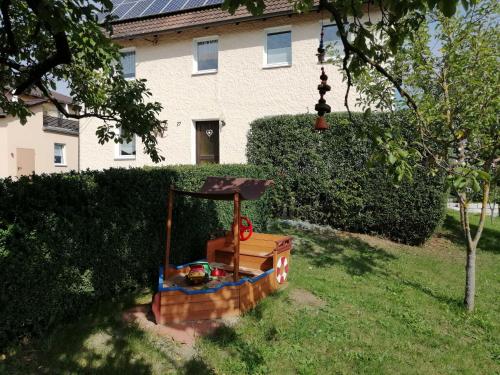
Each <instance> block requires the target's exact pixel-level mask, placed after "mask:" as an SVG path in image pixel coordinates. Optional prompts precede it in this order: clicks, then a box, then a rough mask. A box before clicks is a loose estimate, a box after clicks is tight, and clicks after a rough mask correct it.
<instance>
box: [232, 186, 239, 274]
mask: <svg viewBox="0 0 500 375" xmlns="http://www.w3.org/2000/svg"><path fill="white" fill-rule="evenodd" d="M233 203H234V214H233V216H234V218H233V243H234V252H233V265H234V274H233V276H234V281H238V279H239V276H240V275H239V274H240V214H241V212H240V192H239V191H235V193H234V200H233Z"/></svg>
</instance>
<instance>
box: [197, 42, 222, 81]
mask: <svg viewBox="0 0 500 375" xmlns="http://www.w3.org/2000/svg"><path fill="white" fill-rule="evenodd" d="M193 55H194V67H193V68H194V69H193V70H194V72H195V73H215V72H217V69H218V68H219V40H218V38H217V37H207V38H200V39H194V53H193Z"/></svg>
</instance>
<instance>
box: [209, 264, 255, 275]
mask: <svg viewBox="0 0 500 375" xmlns="http://www.w3.org/2000/svg"><path fill="white" fill-rule="evenodd" d="M210 265H211V266H213V267H217V268H222V269H223V270H225V271H232V270H233V269H234V267H233V266H230V265H228V264H225V263H216V262H213V263H210ZM240 273H245V274H247V275H252V276H259V275H262V274H263V273H264V271H261V270H259V269H255V268H248V267H243V266H240Z"/></svg>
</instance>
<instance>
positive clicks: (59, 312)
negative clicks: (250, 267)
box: [0, 165, 269, 346]
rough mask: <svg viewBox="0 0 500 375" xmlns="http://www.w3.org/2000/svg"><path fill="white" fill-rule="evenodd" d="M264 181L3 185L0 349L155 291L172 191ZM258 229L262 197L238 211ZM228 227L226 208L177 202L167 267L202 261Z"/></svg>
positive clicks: (236, 171)
mask: <svg viewBox="0 0 500 375" xmlns="http://www.w3.org/2000/svg"><path fill="white" fill-rule="evenodd" d="M221 175H222V176H239V177H253V178H264V177H265V176H264V174H263V172H262V171H261V169H259V168H257V167H252V166H245V165H207V166H203V167H194V166H182V167H172V168H152V169H110V170H106V171H103V172H97V171H88V172H83V173H80V174H68V175H62V174H53V175H42V176H32V177H30V178H21V179H20V180H18V181H12V180H10V179H7V180H0V316H1V319H0V346H1V345H3V344H5V343H6V342H9V341H11V340H13V339H16V338H19V337H20V336H23V335H28V334H31V333H34V334H41V333H42V332H44V331H46V330H47V328H49V327H50V326H53V325H54V324H55V323H57V322H60V321H62V320H63V319H65V318H69V317H71V318H76V317H77V316H78V314H79V313H81V312H82V311H83V310H84V309H85V308H86V307H87V306H89V304H91V303H93V302H95V301H97V300H99V299H101V300H102V299H109V298H113V297H114V296H116V295H117V294H119V293H122V292H125V291H127V290H132V289H135V288H138V287H144V286H148V285H154V284H155V283H156V282H157V278H158V266H159V265H160V263H161V262H162V260H163V255H164V251H165V222H166V212H167V198H168V189H169V186H170V185H171V184H175V186H177V187H179V188H184V189H190V190H198V189H199V188H200V187H201V185H202V183H203V181H204V179H205V178H206V177H207V176H221ZM243 213H244V214H245V215H248V216H250V217H251V218H252V220H253V222H254V224H255V225H256V227H257V229H258V228H262V227H263V226H265V225H266V220H267V219H268V213H269V211H268V210H267V203H266V195H265V196H264V197H262V198H261V199H260V200H258V201H253V202H252V201H249V202H243ZM231 219H232V202H222V201H207V200H201V199H193V198H189V197H178V198H177V199H176V205H175V208H174V224H173V237H172V259H171V261H172V260H173V262H174V263H184V262H187V261H191V260H194V259H199V258H202V257H204V254H205V241H206V240H207V239H208V238H209V237H210V236H211V235H214V234H217V232H220V231H221V228H223V227H225V228H228V227H229V224H230V221H231Z"/></svg>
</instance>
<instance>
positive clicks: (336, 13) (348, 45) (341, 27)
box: [319, 0, 418, 114]
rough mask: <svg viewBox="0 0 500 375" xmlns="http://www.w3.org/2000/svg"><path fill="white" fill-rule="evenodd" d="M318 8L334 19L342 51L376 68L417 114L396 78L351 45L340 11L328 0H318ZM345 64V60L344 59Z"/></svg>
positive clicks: (416, 107) (415, 106) (408, 96)
mask: <svg viewBox="0 0 500 375" xmlns="http://www.w3.org/2000/svg"><path fill="white" fill-rule="evenodd" d="M319 8H320V9H321V8H325V9H326V10H328V11H329V12H330V13H331V14H332V16H333V18H334V19H335V23H336V24H337V28H338V30H339V34H340V39H341V41H342V44H343V45H344V51H345V53H346V55H347V54H348V53H350V52H352V53H354V54H356V55H357V56H358V57H359V58H360V59H361V60H363V61H364V62H365V63H366V64H368V65H369V66H371V67H372V68H374V69H375V70H377V71H378V72H379V73H380V74H382V75H383V76H384V77H385V78H387V79H388V80H389V81H390V82H391V83H392V84H393V85H394V87H395V88H396V90H398V92H399V94H400V95H401V96H402V97H404V98H405V100H406V102H407V103H408V105H409V106H410V107H411V108H412V109H413V110H414V111H415V112H416V113H417V114H418V106H417V103H416V102H415V100H413V98H412V97H411V95H410V94H409V93H408V92H407V91H406V90H405V89H404V88H403V87H402V86H401V84H400V83H399V82H398V80H397V79H396V78H395V77H393V76H392V74H390V73H389V72H388V71H387V70H386V69H385V68H384V67H383V66H382V65H380V64H379V63H377V62H376V61H374V60H372V59H371V58H369V57H368V56H367V55H366V54H365V53H364V52H363V51H361V50H360V49H359V48H357V47H356V46H354V45H352V44H351V43H350V42H349V40H348V39H347V32H346V30H345V27H344V24H343V22H342V17H341V13H340V11H339V10H338V9H337V8H336V7H335V5H333V4H331V3H329V2H328V0H320V3H319ZM344 65H345V61H344Z"/></svg>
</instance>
